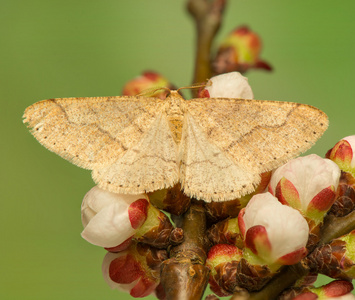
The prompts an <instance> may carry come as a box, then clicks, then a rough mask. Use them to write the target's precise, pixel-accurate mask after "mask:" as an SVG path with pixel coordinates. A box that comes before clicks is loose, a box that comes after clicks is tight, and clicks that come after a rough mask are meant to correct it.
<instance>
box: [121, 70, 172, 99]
mask: <svg viewBox="0 0 355 300" xmlns="http://www.w3.org/2000/svg"><path fill="white" fill-rule="evenodd" d="M164 87H165V88H169V89H174V86H173V85H172V84H171V83H170V82H169V81H168V80H167V79H166V78H164V77H163V76H161V75H160V74H158V73H156V72H153V71H145V72H143V74H142V75H140V76H138V77H136V78H134V79H132V80H130V81H128V82H127V83H126V84H125V86H124V87H123V91H122V95H123V96H136V95H138V94H140V93H142V92H145V91H147V92H149V91H152V92H155V90H156V92H155V93H154V94H153V96H154V97H158V98H160V99H165V98H166V96H167V94H168V91H167V90H164V89H161V90H159V88H164Z"/></svg>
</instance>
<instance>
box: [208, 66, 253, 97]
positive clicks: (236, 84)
mask: <svg viewBox="0 0 355 300" xmlns="http://www.w3.org/2000/svg"><path fill="white" fill-rule="evenodd" d="M209 83H212V84H211V85H208V84H207V87H206V90H208V92H209V94H210V97H211V98H244V99H253V98H254V95H253V91H252V89H251V87H250V85H249V83H248V78H246V77H244V76H243V75H242V74H240V73H239V72H231V73H225V74H221V75H218V76H214V77H212V78H211V79H210V80H209Z"/></svg>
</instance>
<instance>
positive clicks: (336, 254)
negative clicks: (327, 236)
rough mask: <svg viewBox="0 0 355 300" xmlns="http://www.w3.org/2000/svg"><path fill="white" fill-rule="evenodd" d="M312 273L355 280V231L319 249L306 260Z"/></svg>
mask: <svg viewBox="0 0 355 300" xmlns="http://www.w3.org/2000/svg"><path fill="white" fill-rule="evenodd" d="M305 263H307V265H308V267H309V269H310V270H311V271H312V272H318V273H322V274H324V275H327V276H329V277H332V278H334V279H345V280H353V279H355V230H353V231H351V232H349V233H348V234H346V235H344V236H341V237H339V238H336V239H333V240H332V241H331V242H330V243H329V244H325V245H320V246H319V247H317V248H316V249H315V250H314V251H313V252H312V253H311V254H310V255H309V256H308V257H307V258H306V260H305Z"/></svg>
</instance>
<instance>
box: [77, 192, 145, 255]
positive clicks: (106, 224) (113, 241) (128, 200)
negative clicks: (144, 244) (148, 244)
mask: <svg viewBox="0 0 355 300" xmlns="http://www.w3.org/2000/svg"><path fill="white" fill-rule="evenodd" d="M140 199H143V201H144V202H146V203H148V201H147V200H148V196H147V195H146V194H140V195H127V194H116V193H111V192H109V191H106V190H103V189H101V188H99V187H97V186H95V187H93V188H92V189H91V190H90V191H89V192H88V193H87V194H86V195H85V197H84V200H83V203H82V206H81V219H82V223H83V226H84V227H85V228H84V230H83V232H82V233H81V236H82V237H83V238H84V239H86V240H87V241H88V242H90V243H92V244H94V245H97V246H101V247H106V248H110V247H115V246H117V245H119V244H121V243H123V242H124V241H125V240H127V239H128V238H129V237H131V236H133V235H134V234H135V232H136V229H137V228H135V227H136V226H134V225H135V224H137V222H138V224H139V222H140V221H143V222H144V220H145V218H146V214H144V212H141V211H138V214H137V213H136V211H133V214H132V213H131V214H130V211H129V208H130V205H131V204H132V203H134V202H136V201H137V200H140ZM144 205H145V204H144V203H143V206H144ZM132 215H133V217H132ZM133 218H134V219H133ZM137 219H138V220H137ZM132 224H133V226H132Z"/></svg>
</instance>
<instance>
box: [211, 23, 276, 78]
mask: <svg viewBox="0 0 355 300" xmlns="http://www.w3.org/2000/svg"><path fill="white" fill-rule="evenodd" d="M261 47H262V45H261V39H260V37H259V36H258V35H257V34H256V33H255V32H252V31H251V30H250V29H249V28H248V27H246V26H241V27H239V28H236V29H235V30H234V31H232V32H231V33H230V34H229V36H228V37H227V38H226V39H225V40H224V41H223V42H222V44H221V45H220V47H219V49H218V52H217V56H216V58H215V59H214V61H213V63H212V68H213V71H214V72H215V73H216V74H221V73H227V72H231V71H238V72H242V73H243V72H245V71H247V70H248V69H249V68H256V69H264V70H267V71H270V70H271V69H272V68H271V66H270V65H269V64H268V63H267V62H265V61H262V60H260V52H261Z"/></svg>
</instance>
